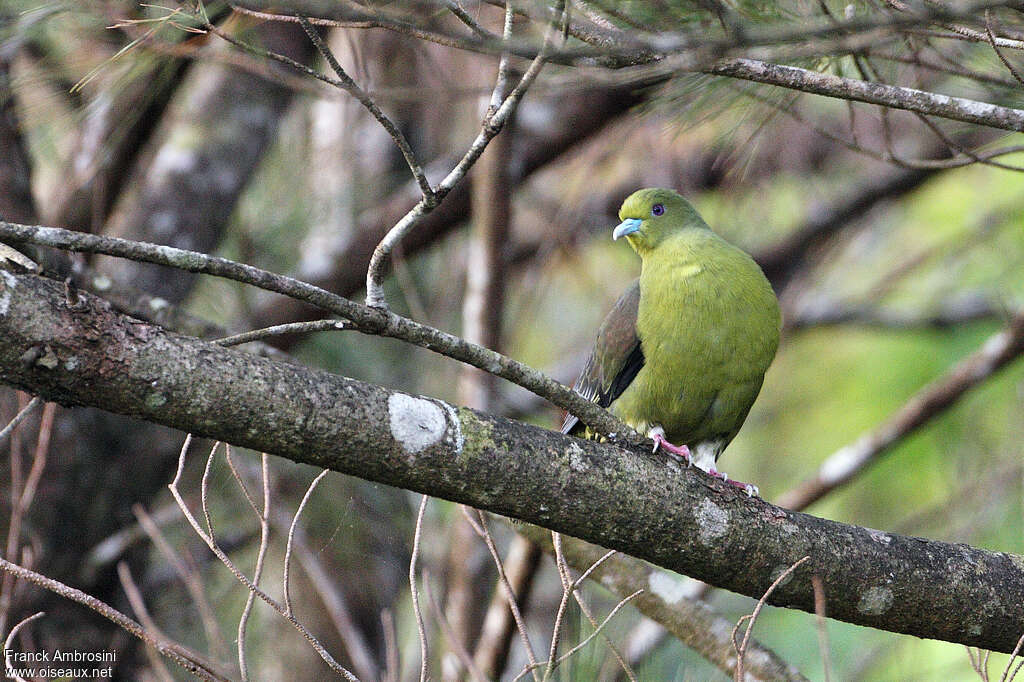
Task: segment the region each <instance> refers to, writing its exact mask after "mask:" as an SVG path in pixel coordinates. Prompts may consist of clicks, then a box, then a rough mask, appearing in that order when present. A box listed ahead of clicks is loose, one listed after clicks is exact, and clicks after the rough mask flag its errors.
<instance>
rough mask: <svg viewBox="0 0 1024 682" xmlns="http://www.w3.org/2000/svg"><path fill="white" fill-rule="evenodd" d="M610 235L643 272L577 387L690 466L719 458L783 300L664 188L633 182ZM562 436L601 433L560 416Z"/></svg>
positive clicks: (769, 351) (749, 489) (708, 465)
mask: <svg viewBox="0 0 1024 682" xmlns="http://www.w3.org/2000/svg"><path fill="white" fill-rule="evenodd" d="M619 220H621V221H622V222H620V223H619V224H618V226H616V227H615V228H614V230H613V231H612V239H613V240H618V239H620V238H625V239H626V241H627V242H629V245H630V246H631V247H633V250H634V251H635V252H636V253H637V254H638V255H639V256H640V260H641V263H642V265H641V274H640V277H639V279H637V280H635V281H634V282H633V283H632V285H630V287H629V288H628V289H626V291H625V293H623V294H622V296H621V297H620V298H619V300H618V301H617V302H616V303H615V305H614V307H613V308H612V310H611V312H609V313H608V316H607V317H606V318H605V320H604V322H603V323H602V324H601V326H600V328H599V330H598V333H597V340H596V342H595V343H594V348H593V350H592V352H591V354H590V357H589V359H588V360H587V362H586V364H585V365H584V367H583V370H582V372H581V373H580V376H579V378H578V379H577V380H576V383H575V384H574V389H575V390H576V391H577V392H578V393H579V394H580V395H582V396H583V397H584V398H586V399H588V400H591V401H593V402H596V403H597V404H598V405H600V406H602V407H604V408H607V409H609V410H610V411H611V412H612V413H613V414H614V415H616V416H617V417H619V419H621V420H622V421H623V422H625V423H626V424H628V425H629V426H631V427H632V428H634V429H635V430H636V431H638V432H639V433H641V434H643V435H645V436H647V437H648V438H650V439H652V440H653V441H654V451H655V452H657V451H658V450H659V449H660V450H663V451H664V452H666V453H667V454H668V455H669V456H670V457H672V458H674V459H677V460H678V461H682V462H685V463H686V464H687V465H690V464H693V465H695V466H697V467H698V468H700V469H702V470H703V471H705V472H707V473H708V474H710V475H712V476H714V477H716V478H719V479H722V480H724V481H727V482H729V483H731V484H733V485H735V486H737V487H740V488H741V489H743V490H744V491H745V492H746V493H747V494H748V495H751V496H752V495H756V494H758V490H757V487H756V486H753V485H749V484H746V483H741V482H738V481H732V480H730V479H729V477H728V476H727V475H726V474H724V473H722V472H719V471H718V470H717V469H716V468H715V465H716V463H717V461H718V458H719V456H720V455H721V454H722V451H723V450H724V449H725V448H726V446H727V445H728V444H729V443H730V442H731V441H732V440H733V438H735V436H736V434H737V433H738V432H739V430H740V427H741V426H742V425H743V422H744V421H745V420H746V418H747V414H748V413H749V412H750V408H751V406H752V405H753V404H754V400H755V399H756V398H757V395H758V393H759V392H760V391H761V385H762V383H763V382H764V376H765V373H766V372H767V370H768V367H769V365H771V362H772V360H773V358H774V357H775V352H776V350H777V349H778V346H779V332H780V328H781V323H782V316H781V313H780V311H779V302H778V299H777V298H776V296H775V292H774V291H773V290H772V287H771V284H770V283H769V282H768V279H767V278H766V277H765V275H764V273H763V272H762V271H761V268H760V267H759V266H758V265H757V263H756V262H755V261H754V259H753V258H751V257H750V256H749V255H748V254H747V253H745V252H744V251H743V250H741V249H739V248H738V247H736V246H733V245H732V244H730V243H729V242H727V241H726V240H724V239H723V238H722V237H720V236H718V235H717V234H715V233H714V232H713V231H712V230H711V228H710V227H708V225H707V223H705V222H704V219H703V218H701V216H700V214H699V213H698V212H697V210H696V209H695V208H694V207H693V206H692V205H691V204H690V203H689V202H688V201H687V200H686V199H684V198H683V197H682V196H681V195H680V194H678V193H677V192H675V191H674V190H671V189H663V188H647V189H641V190H637V191H636V192H634V193H633V194H631V195H630V196H628V197H627V198H626V200H625V201H624V202H623V203H622V207H621V208H620V209H619ZM562 433H564V434H569V435H575V436H581V437H584V438H590V439H597V438H600V436H599V434H597V433H595V432H593V431H592V430H591V429H589V428H588V427H586V426H585V425H584V424H583V423H582V422H580V421H579V419H578V418H577V417H575V416H574V415H572V414H567V415H566V417H565V419H564V421H563V423H562Z"/></svg>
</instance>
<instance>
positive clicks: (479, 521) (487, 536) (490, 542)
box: [462, 507, 539, 682]
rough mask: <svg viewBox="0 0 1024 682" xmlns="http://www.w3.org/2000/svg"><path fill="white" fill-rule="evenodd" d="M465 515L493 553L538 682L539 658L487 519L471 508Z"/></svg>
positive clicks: (467, 508)
mask: <svg viewBox="0 0 1024 682" xmlns="http://www.w3.org/2000/svg"><path fill="white" fill-rule="evenodd" d="M462 512H463V514H464V515H465V516H466V518H467V519H468V520H469V522H470V525H471V526H472V527H473V530H475V531H476V532H477V534H478V535H479V536H480V537H481V539H483V541H484V544H485V545H487V551H489V552H490V553H491V559H492V560H493V561H494V566H495V568H497V569H498V581H499V582H500V583H501V586H502V588H503V589H504V590H505V598H506V599H507V600H508V607H509V609H511V611H512V617H513V618H514V619H515V622H516V629H517V630H518V631H519V638H520V639H521V640H522V642H523V647H524V648H525V649H526V657H527V658H528V659H529V661H530V670H531V671H533V675H534V678H535V679H537V680H538V682H539V678H537V673H536V669H537V667H538V663H537V656H536V654H534V653H533V645H531V644H530V636H529V634H527V632H526V621H525V620H523V614H522V612H521V611H520V610H519V603H518V600H517V597H516V593H515V590H513V589H512V583H510V582H509V580H508V576H507V575H506V573H505V566H504V565H503V564H502V562H501V556H500V555H499V554H498V548H497V547H495V546H494V539H493V538H492V537H491V532H490V531H489V530H488V529H487V519H486V517H485V516H484V513H483V512H482V511H480V510H479V509H474V510H472V511H471V510H470V508H469V507H463V508H462ZM473 512H476V517H477V518H476V519H475V520H474V519H473V517H472V513H473Z"/></svg>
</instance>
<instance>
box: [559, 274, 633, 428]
mask: <svg viewBox="0 0 1024 682" xmlns="http://www.w3.org/2000/svg"><path fill="white" fill-rule="evenodd" d="M639 307H640V281H639V280H637V281H635V282H633V284H632V285H631V286H630V287H629V288H628V289H626V292H625V293H624V294H622V296H620V297H619V300H618V301H617V302H616V303H615V307H614V308H612V310H611V312H610V313H608V316H607V317H606V318H604V322H602V323H601V328H600V329H599V330H598V332H597V341H595V342H594V350H593V351H592V352H591V354H590V357H589V358H588V359H587V364H585V365H584V366H583V371H582V372H581V373H580V377H579V379H577V380H576V383H575V384H574V386H573V388H575V389H576V392H577V393H579V394H580V395H582V396H583V397H584V398H586V399H587V400H592V401H594V402H596V403H597V404H598V405H600V406H601V407H608V406H609V405H611V404H612V403H613V402H614V401H615V399H616V398H618V397H619V396H620V395H622V392H623V391H625V390H626V388H627V387H628V386H629V385H630V383H632V381H633V379H635V378H636V375H637V372H639V371H640V369H641V368H642V367H643V366H644V352H643V349H642V348H641V347H640V338H639V337H638V336H637V335H636V316H637V309H638V308H639ZM582 430H583V425H582V424H580V423H579V419H577V418H576V417H575V416H574V415H571V414H567V415H565V421H563V422H562V433H571V434H578V433H579V432H581V431H582Z"/></svg>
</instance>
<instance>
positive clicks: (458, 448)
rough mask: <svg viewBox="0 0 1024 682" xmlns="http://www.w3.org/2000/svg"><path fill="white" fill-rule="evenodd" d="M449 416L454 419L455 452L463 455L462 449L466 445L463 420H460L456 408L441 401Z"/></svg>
mask: <svg viewBox="0 0 1024 682" xmlns="http://www.w3.org/2000/svg"><path fill="white" fill-rule="evenodd" d="M441 405H442V406H443V407H444V409H445V411H446V412H447V413H448V416H449V417H451V421H452V445H453V446H454V447H455V454H456V455H461V454H462V449H463V448H464V447H465V445H466V437H465V436H464V435H463V434H462V422H461V421H459V415H458V413H457V412H456V411H455V408H454V407H452V406H451V405H449V404H448V403H441Z"/></svg>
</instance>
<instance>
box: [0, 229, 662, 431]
mask: <svg viewBox="0 0 1024 682" xmlns="http://www.w3.org/2000/svg"><path fill="white" fill-rule="evenodd" d="M3 239H10V240H12V241H15V242H27V243H30V244H39V245H42V246H51V247H54V248H58V249H65V250H68V251H83V252H88V253H102V254H106V255H108V256H119V257H121V258H128V259H131V260H134V261H139V262H144V263H156V264H158V265H166V266H170V267H173V268H177V269H179V270H184V271H186V272H200V273H205V274H208V275H214V276H216V277H224V278H226V279H232V280H234V281H236V282H243V283H245V284H251V285H253V286H256V287H259V288H261V289H265V290H266V291H273V292H275V293H278V294H283V295H285V296H289V297H291V298H295V299H298V300H301V301H304V302H305V303H308V304H310V305H314V306H317V307H319V308H322V309H324V310H328V311H330V312H333V313H335V314H337V315H341V316H342V317H344V318H345V319H347V320H349V321H351V322H352V326H353V328H354V329H357V330H358V331H361V332H363V333H364V334H372V335H378V336H388V337H391V338H395V339H401V340H403V341H407V342H409V343H412V344H414V345H417V346H420V347H421V348H426V349H428V350H432V351H434V352H435V353H439V354H441V355H445V356H447V357H450V358H452V359H455V360H459V361H460V362H465V363H466V364H469V365H473V366H474V367H478V368H480V369H482V370H485V371H487V372H489V373H491V374H494V375H495V376H499V377H502V378H503V379H507V380H509V381H511V382H513V383H516V384H518V385H520V386H522V387H523V388H526V389H528V390H530V391H533V392H534V393H536V394H537V395H540V396H543V397H544V398H547V399H548V400H550V401H551V402H552V403H554V404H555V405H557V406H558V407H561V408H562V409H565V410H568V411H569V412H571V413H572V414H575V415H576V416H577V417H579V418H580V420H581V421H582V422H583V423H585V424H587V425H588V426H591V427H593V428H595V429H596V430H597V431H599V432H600V433H603V434H606V435H607V436H608V437H609V438H612V439H613V440H626V441H637V442H639V441H640V440H643V439H642V438H641V437H640V436H639V435H638V434H637V433H636V432H635V431H633V429H631V428H629V427H628V426H626V425H625V424H623V423H622V422H621V421H620V420H619V419H618V418H617V417H615V416H614V415H612V414H611V413H610V412H607V411H606V410H604V409H602V408H600V407H598V406H597V405H596V404H595V403H592V402H590V401H589V400H586V399H585V398H583V396H581V395H580V394H578V393H576V392H575V391H573V390H571V389H569V388H566V387H565V386H563V385H562V384H560V383H558V382H557V381H555V380H554V379H551V378H550V377H547V376H545V375H544V374H542V373H541V372H538V371H537V370H535V369H533V368H531V367H528V366H527V365H524V364H523V363H521V362H517V361H515V360H513V359H511V358H509V357H506V356H504V355H502V354H501V353H497V352H495V351H493V350H490V349H488V348H483V347H482V346H478V345H476V344H473V343H469V342H468V341H466V340H465V339H462V338H459V337H457V336H454V335H453V334H449V333H447V332H443V331H441V330H439V329H434V328H433V327H429V326H427V325H424V324H420V323H418V322H414V321H412V320H409V319H407V318H405V317H402V316H400V315H396V314H395V313H393V312H390V311H388V310H383V309H381V308H371V307H369V306H364V305H360V304H359V303H356V302H354V301H350V300H349V299H347V298H343V297H341V296H337V295H335V294H332V293H330V292H329V291H324V290H323V289H320V288H318V287H315V286H313V285H311V284H306V283H305V282H300V281H299V280H296V279H292V278H290V277H285V276H284V275H277V274H274V273H272V272H268V271H266V270H261V269H260V268H256V267H253V266H251V265H246V264H244V263H236V262H234V261H231V260H228V259H226V258H217V257H214V256H207V255H206V254H203V253H198V252H195V251H185V250H184V249H177V248H174V247H171V246H159V245H156V244H145V243H142V242H133V241H130V240H127V239H117V238H114V237H102V236H99V235H92V234H82V233H80V232H72V231H71V230H62V229H59V228H56V227H39V226H31V225H16V224H14V223H7V222H3V221H2V220H0V240H3Z"/></svg>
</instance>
